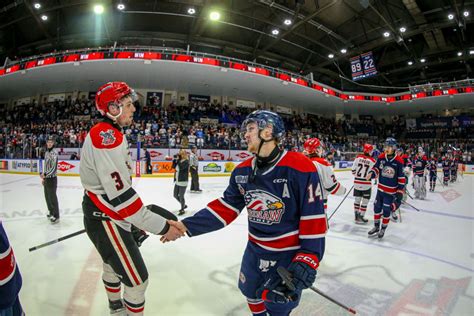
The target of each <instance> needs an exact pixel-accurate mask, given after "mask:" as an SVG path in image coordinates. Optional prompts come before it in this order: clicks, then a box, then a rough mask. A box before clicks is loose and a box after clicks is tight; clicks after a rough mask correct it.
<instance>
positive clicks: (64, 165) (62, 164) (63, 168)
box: [58, 161, 75, 172]
mask: <svg viewBox="0 0 474 316" xmlns="http://www.w3.org/2000/svg"><path fill="white" fill-rule="evenodd" d="M74 167H75V166H74V165H71V164H70V163H69V162H66V161H60V162H58V169H59V170H60V171H62V172H65V171H68V170H71V169H73V168H74Z"/></svg>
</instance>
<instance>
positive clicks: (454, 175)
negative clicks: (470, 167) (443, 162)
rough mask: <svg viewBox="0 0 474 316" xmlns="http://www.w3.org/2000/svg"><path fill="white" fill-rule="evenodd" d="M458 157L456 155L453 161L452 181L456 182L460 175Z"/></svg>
mask: <svg viewBox="0 0 474 316" xmlns="http://www.w3.org/2000/svg"><path fill="white" fill-rule="evenodd" d="M458 165H459V163H458V158H457V157H456V156H455V155H454V156H453V160H452V161H451V182H452V183H454V182H456V180H457V177H458Z"/></svg>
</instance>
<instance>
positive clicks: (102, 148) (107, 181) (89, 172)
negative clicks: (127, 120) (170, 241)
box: [80, 121, 166, 234]
mask: <svg viewBox="0 0 474 316" xmlns="http://www.w3.org/2000/svg"><path fill="white" fill-rule="evenodd" d="M132 171H133V170H132V160H131V158H130V155H129V154H128V142H127V139H126V138H125V137H124V135H123V133H122V131H121V130H120V128H119V127H118V126H117V125H115V124H113V123H112V122H111V121H104V122H100V123H98V124H96V125H94V127H92V129H91V130H90V132H89V134H87V137H86V139H85V141H84V146H83V147H82V152H81V162H80V176H81V183H82V186H83V187H84V189H85V193H86V194H87V195H88V196H89V197H90V199H91V200H92V202H93V203H94V205H95V206H96V207H97V208H98V209H99V210H101V211H102V212H103V213H105V214H106V215H107V216H108V217H110V218H111V219H112V220H113V221H114V222H115V223H116V224H117V225H119V226H120V227H122V228H123V229H125V230H127V231H130V229H131V225H130V224H133V225H135V226H137V227H138V228H140V229H143V230H146V231H149V232H151V233H154V234H158V233H159V232H161V231H162V229H163V228H164V227H165V225H166V219H165V218H163V217H161V216H159V215H157V214H155V213H153V212H151V211H150V210H148V208H147V207H145V206H144V205H143V202H142V200H141V199H140V197H139V196H138V194H137V192H135V189H133V188H132Z"/></svg>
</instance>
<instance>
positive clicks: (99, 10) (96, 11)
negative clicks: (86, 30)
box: [94, 4, 104, 14]
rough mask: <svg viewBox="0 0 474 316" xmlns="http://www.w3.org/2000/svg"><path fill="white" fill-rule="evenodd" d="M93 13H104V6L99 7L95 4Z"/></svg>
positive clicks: (99, 5)
mask: <svg viewBox="0 0 474 316" xmlns="http://www.w3.org/2000/svg"><path fill="white" fill-rule="evenodd" d="M94 13H95V14H102V13H104V6H103V5H101V4H96V5H95V6H94Z"/></svg>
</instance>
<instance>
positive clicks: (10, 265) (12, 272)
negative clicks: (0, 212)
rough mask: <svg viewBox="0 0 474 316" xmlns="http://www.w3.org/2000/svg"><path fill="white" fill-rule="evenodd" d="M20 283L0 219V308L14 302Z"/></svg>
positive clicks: (13, 257)
mask: <svg viewBox="0 0 474 316" xmlns="http://www.w3.org/2000/svg"><path fill="white" fill-rule="evenodd" d="M21 284H22V279H21V275H20V271H19V270H18V266H17V264H16V260H15V255H14V254H13V249H12V247H11V246H10V243H9V242H8V238H7V233H6V232H5V230H4V229H3V225H2V222H1V221H0V310H2V309H6V308H8V307H11V306H12V305H13V303H15V300H16V298H17V296H18V293H19V292H20V288H21Z"/></svg>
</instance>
